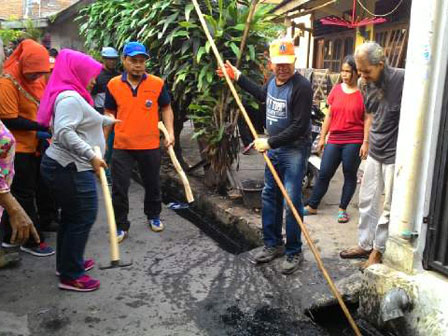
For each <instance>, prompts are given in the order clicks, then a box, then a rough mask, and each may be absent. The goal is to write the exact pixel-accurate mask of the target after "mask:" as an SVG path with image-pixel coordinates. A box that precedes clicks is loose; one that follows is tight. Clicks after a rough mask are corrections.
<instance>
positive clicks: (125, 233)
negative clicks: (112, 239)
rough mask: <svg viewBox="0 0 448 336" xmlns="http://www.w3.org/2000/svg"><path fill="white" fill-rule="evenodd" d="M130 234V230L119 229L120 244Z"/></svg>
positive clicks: (118, 239) (118, 238)
mask: <svg viewBox="0 0 448 336" xmlns="http://www.w3.org/2000/svg"><path fill="white" fill-rule="evenodd" d="M127 236H128V232H127V231H125V230H118V231H117V241H118V244H120V243H121V242H122V241H123V240H125V239H126V237H127Z"/></svg>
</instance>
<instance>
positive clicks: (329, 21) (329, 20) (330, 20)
mask: <svg viewBox="0 0 448 336" xmlns="http://www.w3.org/2000/svg"><path fill="white" fill-rule="evenodd" d="M355 13H356V0H353V11H352V20H351V21H348V20H345V19H343V18H339V17H326V18H323V19H320V22H321V23H322V24H324V25H332V26H342V27H347V28H356V27H362V26H367V25H369V24H378V23H383V22H386V21H387V20H386V19H384V18H378V17H377V18H373V19H367V18H366V19H362V20H360V21H359V20H358V19H355Z"/></svg>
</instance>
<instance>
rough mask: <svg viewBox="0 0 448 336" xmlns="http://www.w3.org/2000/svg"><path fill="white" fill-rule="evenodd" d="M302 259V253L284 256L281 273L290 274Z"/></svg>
mask: <svg viewBox="0 0 448 336" xmlns="http://www.w3.org/2000/svg"><path fill="white" fill-rule="evenodd" d="M302 261H303V253H297V254H294V255H289V256H286V259H285V261H283V264H282V273H283V274H291V273H293V272H294V271H295V270H297V269H298V268H299V266H300V264H301V263H302Z"/></svg>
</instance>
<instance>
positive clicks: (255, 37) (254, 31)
mask: <svg viewBox="0 0 448 336" xmlns="http://www.w3.org/2000/svg"><path fill="white" fill-rule="evenodd" d="M249 5H250V1H249V0H240V1H236V0H216V1H211V0H205V1H203V4H202V8H201V9H202V11H203V12H204V14H205V20H206V21H207V24H208V27H209V29H210V31H211V34H212V36H213V38H214V40H215V43H216V45H217V47H218V49H219V50H220V51H221V53H222V56H223V58H224V59H228V60H230V61H232V62H233V63H235V61H236V59H237V58H238V57H242V66H241V69H242V70H243V71H244V72H245V73H247V74H249V76H251V77H252V78H254V79H255V80H259V81H260V83H261V81H262V74H261V71H260V70H259V65H260V62H261V61H262V59H263V52H264V51H265V50H266V45H267V43H268V42H269V41H270V40H271V39H272V38H273V37H274V36H276V35H277V33H278V31H279V29H280V27H279V26H277V25H276V24H275V23H273V21H272V19H273V16H272V14H270V10H271V9H272V7H271V6H269V5H259V6H257V9H256V11H255V13H254V16H253V20H252V23H251V26H250V34H249V35H248V39H247V44H246V45H247V48H246V52H245V54H244V55H240V43H241V39H242V35H243V30H244V27H245V24H246V20H247V16H248V13H249ZM79 20H83V21H84V23H83V24H82V25H81V33H82V34H83V35H84V36H85V37H86V40H87V44H88V46H89V47H90V48H92V46H95V45H96V46H102V45H115V46H116V47H119V48H121V47H122V46H123V45H124V44H125V43H126V42H127V41H130V40H139V41H141V42H143V43H145V44H146V46H147V47H148V49H149V51H150V54H151V56H152V58H151V60H150V67H151V71H152V72H153V73H155V74H157V75H160V76H161V77H163V78H165V79H166V80H167V83H168V84H169V86H170V88H171V91H172V94H173V108H174V111H175V114H176V119H177V120H179V122H180V123H183V121H184V117H185V114H188V115H189V117H190V118H191V119H192V120H193V121H194V125H195V135H194V137H196V138H198V139H199V140H200V143H202V144H203V155H204V157H205V158H206V159H207V160H208V161H209V162H210V163H211V167H212V169H213V171H214V172H215V173H216V174H217V176H220V177H222V179H221V182H223V181H224V180H225V175H226V171H227V169H228V168H229V167H230V165H231V164H232V162H233V160H234V159H235V157H236V155H237V150H238V140H237V139H236V137H235V126H236V119H237V117H236V116H237V114H238V110H237V108H236V105H235V104H234V103H233V100H232V99H229V97H230V95H229V94H228V92H227V90H228V89H227V87H226V84H225V82H224V81H223V80H220V79H219V78H218V77H217V76H216V75H215V70H216V68H217V63H216V61H215V58H214V56H213V54H212V51H211V48H210V43H209V42H208V41H207V40H206V37H205V34H204V32H203V31H202V28H201V26H200V22H199V18H198V17H197V14H196V12H195V10H194V7H193V4H192V3H191V2H190V1H188V0H164V1H155V0H136V1H127V0H99V1H96V2H95V3H94V4H92V5H91V6H89V7H87V8H85V9H84V10H83V11H82V12H81V16H80V18H79ZM245 101H247V103H248V104H252V105H254V104H255V103H254V102H253V101H252V100H251V98H248V97H246V98H245Z"/></svg>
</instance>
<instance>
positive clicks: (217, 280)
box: [0, 183, 326, 336]
mask: <svg viewBox="0 0 448 336" xmlns="http://www.w3.org/2000/svg"><path fill="white" fill-rule="evenodd" d="M142 200H143V190H142V188H141V187H140V186H139V185H137V184H136V183H134V184H132V185H131V190H130V204H131V214H130V220H131V223H132V224H131V231H130V236H129V238H128V239H127V240H125V242H124V243H122V244H121V245H120V248H121V253H122V259H124V261H127V260H130V259H132V260H133V262H134V263H133V265H132V266H131V267H127V268H121V269H113V270H100V269H99V268H98V267H95V268H94V269H93V270H92V271H91V272H90V273H91V275H92V276H94V277H96V278H98V279H100V281H101V288H100V289H99V290H98V291H96V292H91V293H73V292H67V291H61V290H59V289H58V288H57V277H56V276H55V274H54V271H55V257H54V256H53V257H49V258H36V257H32V256H29V255H23V260H22V263H21V265H20V266H19V267H15V268H12V269H8V270H1V271H0V286H1V287H0V336H17V335H24V336H28V335H32V336H34V335H36V336H37V335H38V336H40V335H58V336H72V335H81V336H94V335H98V336H100V335H138V336H140V335H155V336H159V335H160V336H162V335H182V336H187V335H238V336H240V335H242V336H245V335H266V336H271V335H325V334H326V333H324V332H323V331H322V330H321V329H320V328H319V327H317V326H314V325H313V324H311V323H310V321H309V320H308V319H307V318H306V317H305V316H304V315H302V314H301V313H300V312H299V309H298V307H297V305H294V304H293V300H292V298H293V296H294V295H291V292H295V293H296V299H295V301H294V302H295V303H296V304H297V302H299V303H300V300H305V298H302V299H300V287H301V286H302V281H301V277H302V278H303V277H304V276H305V275H306V276H307V277H309V276H310V275H309V274H304V273H306V272H299V273H298V275H294V276H291V277H285V276H283V275H280V274H279V271H278V269H279V262H277V263H276V264H274V265H273V266H262V267H255V266H254V265H253V264H252V263H251V262H250V260H249V259H250V258H249V257H250V253H243V254H240V255H238V256H236V255H232V254H230V253H228V252H226V251H224V250H222V249H221V248H219V247H218V244H217V243H216V242H214V241H213V240H211V239H210V238H209V237H207V236H206V235H205V234H204V233H202V232H201V231H200V230H199V229H198V228H197V227H196V226H194V225H193V224H192V223H190V222H188V221H186V220H185V219H183V218H181V217H179V216H178V215H177V214H176V213H175V212H173V211H171V210H168V209H166V208H165V207H164V210H163V213H162V219H163V221H164V223H165V225H166V229H165V231H164V232H163V233H161V234H157V233H154V232H151V231H150V230H149V229H148V227H147V226H146V223H145V217H144V215H143V210H142ZM102 204H103V203H102V199H101V200H100V212H99V215H98V220H97V223H96V224H95V226H94V228H93V231H92V233H91V235H90V240H89V243H88V247H87V253H86V257H93V258H94V259H95V260H96V261H97V263H102V264H107V263H108V261H107V260H108V256H109V251H108V243H107V237H108V236H107V225H106V216H105V212H104V209H103V206H102ZM54 240H55V236H54V234H53V235H52V236H50V237H49V239H48V242H49V243H50V244H52V245H53V246H54Z"/></svg>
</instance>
